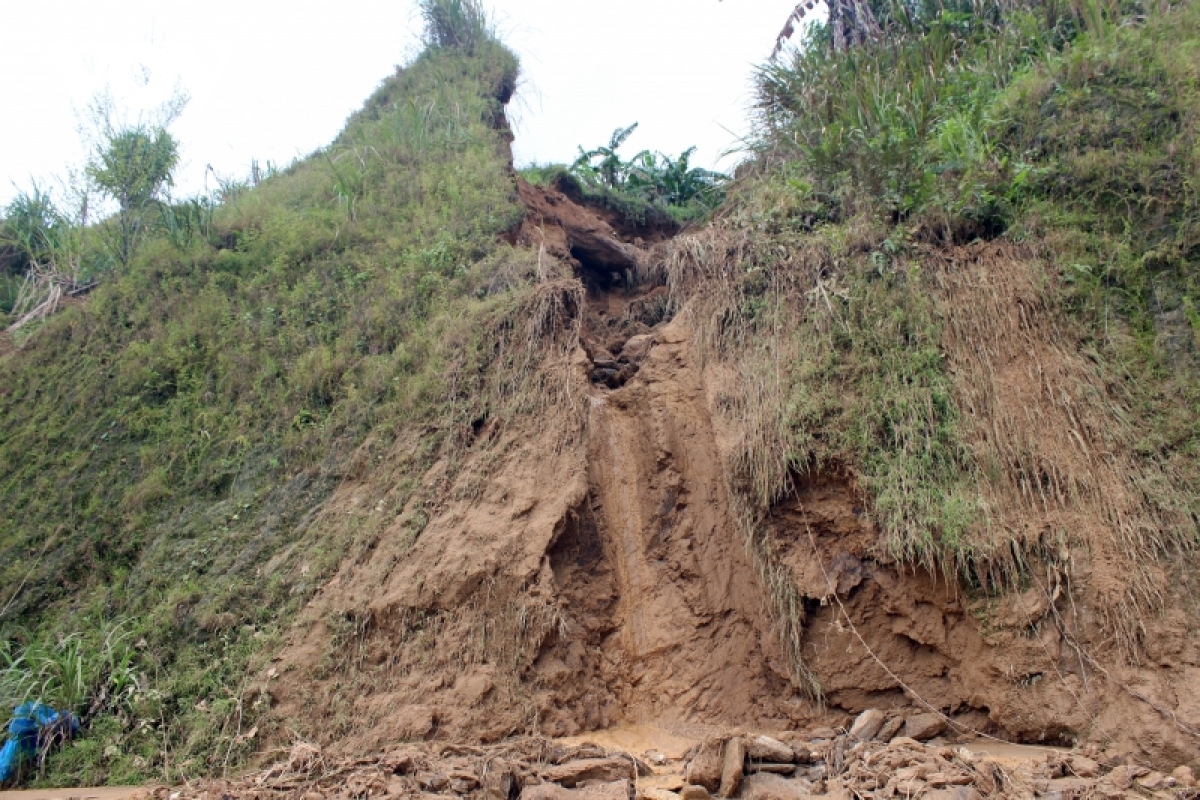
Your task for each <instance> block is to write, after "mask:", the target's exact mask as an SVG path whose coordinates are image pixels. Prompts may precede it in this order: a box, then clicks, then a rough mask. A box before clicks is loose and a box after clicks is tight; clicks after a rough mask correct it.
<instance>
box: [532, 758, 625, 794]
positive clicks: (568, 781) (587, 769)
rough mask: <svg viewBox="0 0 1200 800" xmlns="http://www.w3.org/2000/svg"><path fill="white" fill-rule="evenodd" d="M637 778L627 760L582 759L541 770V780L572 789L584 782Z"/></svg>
mask: <svg viewBox="0 0 1200 800" xmlns="http://www.w3.org/2000/svg"><path fill="white" fill-rule="evenodd" d="M636 778H637V768H636V767H635V766H634V764H633V762H632V761H631V760H629V759H628V758H584V759H581V760H579V761H568V762H567V763H566V764H560V765H558V766H555V767H550V768H548V769H544V770H542V780H545V781H548V782H550V783H557V784H561V785H562V786H565V787H567V788H568V789H572V788H574V787H575V786H577V785H578V784H580V783H583V782H584V781H589V782H595V783H611V782H613V781H620V780H628V781H633V780H635V779H636Z"/></svg>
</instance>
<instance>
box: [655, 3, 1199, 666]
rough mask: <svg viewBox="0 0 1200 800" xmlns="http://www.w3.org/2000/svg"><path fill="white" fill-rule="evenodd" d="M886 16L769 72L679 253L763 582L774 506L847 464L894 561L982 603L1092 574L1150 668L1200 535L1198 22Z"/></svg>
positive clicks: (816, 39) (1150, 14) (683, 294)
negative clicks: (1149, 626)
mask: <svg viewBox="0 0 1200 800" xmlns="http://www.w3.org/2000/svg"><path fill="white" fill-rule="evenodd" d="M873 7H874V8H875V12H876V14H877V15H878V17H879V22H880V25H881V28H882V31H883V35H882V37H881V38H879V39H877V40H874V41H870V42H867V43H865V44H862V45H859V46H855V47H851V48H849V49H848V50H846V51H836V50H834V48H833V46H832V41H831V38H830V34H829V31H828V30H827V29H824V28H820V27H818V28H817V29H816V31H815V33H814V34H813V36H812V38H811V40H810V41H809V42H807V43H806V45H805V47H804V48H802V49H801V50H799V51H798V52H796V53H795V54H793V55H791V56H786V55H785V56H784V57H782V58H781V59H780V60H779V61H775V62H771V63H769V64H768V65H766V66H765V67H763V68H762V69H761V71H760V73H759V77H758V84H759V117H758V120H759V128H758V133H757V137H756V155H757V158H756V161H755V170H754V174H753V175H752V176H750V177H748V178H747V179H745V180H743V181H742V182H741V185H740V186H739V187H738V190H737V191H736V192H735V193H734V196H733V197H732V199H731V200H730V201H729V202H728V203H727V205H726V207H725V208H724V209H723V211H722V212H721V214H720V215H719V217H720V218H719V219H718V220H717V221H716V222H715V223H713V224H712V225H710V226H709V227H708V228H707V229H706V230H705V231H704V232H702V233H700V234H698V235H696V236H694V237H689V238H688V239H687V240H686V241H683V242H681V243H680V245H679V246H677V247H676V248H675V249H674V252H673V254H672V256H671V257H670V258H669V259H668V260H667V262H666V263H665V264H664V270H665V274H666V279H667V280H668V281H669V282H670V284H671V286H672V290H673V292H674V294H675V296H676V297H677V298H678V300H679V303H680V304H685V303H686V304H690V305H686V306H685V307H686V308H687V310H688V312H689V313H690V314H691V315H692V316H693V319H694V322H695V324H696V325H697V326H698V327H699V328H700V329H701V330H702V331H705V332H706V342H705V349H706V352H707V354H708V357H709V358H710V359H711V360H713V361H714V362H715V363H717V364H719V365H722V366H723V367H724V368H725V369H728V370H730V371H731V372H732V374H734V375H736V376H737V385H738V386H740V387H742V390H741V391H740V392H736V393H734V396H732V397H730V398H727V399H726V400H725V401H724V402H725V404H726V413H727V415H728V417H729V419H730V421H731V422H732V423H733V424H735V425H736V426H737V428H738V429H739V430H740V431H741V433H742V436H743V441H744V446H743V452H742V455H741V457H740V459H739V466H738V474H737V475H735V476H734V481H735V485H737V486H739V487H741V488H740V493H741V496H742V497H743V498H744V500H745V503H746V509H747V518H748V519H749V520H751V530H750V531H749V535H750V537H751V542H752V544H753V546H754V547H755V548H757V549H758V551H759V552H760V569H762V570H763V574H765V575H776V574H777V573H778V569H777V567H776V566H775V563H774V558H775V556H774V555H773V550H774V549H776V548H777V547H778V546H780V544H781V543H778V542H776V543H772V542H771V541H770V540H769V537H765V536H764V535H763V534H762V533H761V532H758V531H757V529H756V528H755V527H754V523H753V521H754V520H756V519H760V518H761V517H762V516H763V515H765V514H767V513H768V512H769V511H770V509H771V508H772V506H773V504H774V503H775V502H776V501H777V500H779V499H780V498H782V497H783V496H785V495H786V494H787V493H788V492H789V491H790V490H791V487H792V486H793V485H794V480H795V478H796V476H797V475H798V474H804V473H808V472H810V471H814V470H829V469H833V470H847V471H849V473H850V474H852V475H853V476H854V477H855V478H856V480H857V482H858V483H859V485H861V486H862V487H863V488H864V489H866V490H867V493H868V496H869V497H870V499H871V501H872V505H873V508H872V510H871V516H872V518H873V519H874V521H875V522H876V523H877V525H878V528H879V531H880V536H881V550H882V551H883V552H885V553H886V554H888V555H890V557H892V558H895V559H898V560H899V561H901V562H906V563H909V564H912V565H916V566H923V567H927V568H930V569H934V570H940V571H943V572H944V573H946V574H947V575H949V576H952V577H954V578H955V579H956V580H961V581H962V582H963V585H964V586H965V587H966V588H967V589H968V590H970V591H972V592H982V593H987V592H990V591H997V590H1004V589H1007V588H1012V587H1016V586H1019V587H1022V588H1024V587H1027V586H1030V585H1031V580H1033V581H1035V582H1036V579H1035V578H1031V575H1037V574H1043V573H1044V574H1050V575H1061V576H1063V577H1062V580H1064V581H1067V580H1080V581H1083V583H1084V585H1087V584H1088V583H1089V582H1090V585H1091V587H1092V588H1093V589H1094V590H1095V591H1096V592H1097V593H1098V594H1096V595H1092V598H1093V600H1094V601H1095V602H1096V607H1097V608H1098V609H1100V613H1101V614H1102V616H1104V618H1105V626H1106V628H1107V630H1108V635H1109V636H1110V637H1111V639H1110V641H1112V642H1116V643H1118V644H1119V645H1120V647H1119V649H1120V651H1121V653H1122V654H1123V655H1124V657H1125V658H1127V659H1129V660H1132V661H1135V662H1136V661H1138V660H1139V659H1140V657H1141V656H1140V645H1139V640H1140V637H1141V636H1142V627H1141V624H1140V620H1141V619H1142V618H1143V617H1144V616H1145V615H1146V614H1151V613H1155V612H1156V611H1157V610H1158V609H1160V608H1162V606H1163V603H1164V602H1165V600H1166V598H1167V596H1168V595H1169V594H1170V592H1171V588H1170V584H1171V583H1172V582H1173V581H1171V580H1168V579H1166V578H1165V577H1164V575H1163V573H1162V572H1161V571H1160V566H1159V565H1160V564H1161V563H1163V562H1161V561H1160V559H1162V557H1164V556H1168V555H1170V556H1174V557H1176V560H1175V562H1174V563H1175V564H1176V568H1182V567H1183V564H1185V563H1190V559H1191V556H1190V555H1187V556H1186V557H1185V556H1184V555H1183V554H1185V553H1187V554H1190V553H1191V552H1192V548H1193V547H1194V545H1195V544H1196V542H1197V533H1198V531H1197V519H1198V517H1197V511H1200V509H1198V508H1197V505H1196V499H1195V498H1196V497H1197V493H1196V490H1197V488H1200V484H1198V478H1200V476H1198V474H1197V470H1196V466H1197V465H1196V459H1195V454H1196V447H1197V444H1200V439H1198V438H1197V434H1198V433H1200V431H1198V429H1197V426H1196V422H1195V419H1196V417H1195V408H1196V405H1195V403H1196V399H1197V397H1200V395H1198V394H1197V389H1198V388H1200V384H1198V383H1197V378H1198V377H1200V373H1198V372H1197V361H1196V356H1195V342H1196V339H1195V332H1196V327H1195V325H1196V322H1197V318H1196V316H1195V313H1194V311H1193V306H1194V302H1195V299H1194V295H1193V293H1194V291H1195V288H1194V287H1195V284H1196V281H1195V276H1196V274H1197V264H1198V263H1200V262H1198V259H1200V250H1197V246H1196V239H1195V234H1194V230H1195V224H1196V217H1195V198H1194V192H1195V186H1196V182H1195V181H1196V177H1197V167H1198V164H1197V161H1196V158H1195V148H1196V145H1195V135H1196V133H1195V131H1196V124H1197V121H1198V120H1197V116H1196V108H1197V105H1196V100H1197V97H1196V94H1195V91H1196V90H1195V86H1196V77H1197V69H1198V68H1200V61H1197V52H1198V51H1197V45H1198V44H1200V27H1198V26H1200V11H1198V10H1197V8H1196V7H1194V6H1193V5H1189V4H1182V5H1179V6H1177V7H1166V6H1159V5H1154V6H1152V5H1149V4H1147V5H1138V4H1126V5H1123V6H1117V5H1104V4H1102V3H1097V4H1080V5H1077V6H1071V7H1068V6H1065V5H1064V6H1056V5H1053V4H1039V5H1031V6H1023V5H1021V4H1007V3H1004V4H996V5H988V6H986V7H983V8H981V7H979V6H971V5H969V4H958V5H955V4H949V5H943V4H937V5H934V4H928V5H922V4H915V5H912V6H901V5H898V4H891V5H889V4H876V5H873ZM730 265H737V268H736V269H734V270H730V269H729V267H730ZM996 287H1000V288H996ZM993 290H995V291H996V292H997V294H996V296H997V297H999V298H1001V299H1000V300H999V301H997V304H996V305H994V306H993V305H985V304H984V303H985V302H986V301H988V297H989V294H988V293H989V292H990V291H993ZM963 298H965V299H967V300H968V301H969V302H967V304H966V305H964V304H963ZM1010 311H1011V312H1013V314H1014V315H1016V314H1017V312H1018V311H1019V322H1018V321H1013V322H1012V323H1011V324H1012V325H1013V326H1014V327H1013V331H1014V334H1013V336H1014V337H1019V336H1023V337H1024V342H1025V344H1024V345H1023V346H1022V348H1021V349H1020V350H1017V351H1003V350H1002V347H1001V344H998V341H1000V340H1001V339H1003V335H1004V330H1003V328H1002V326H1004V325H1007V324H1009V322H1010V320H1009V317H1008V314H1009V312H1010ZM1013 319H1014V320H1015V319H1016V317H1015V316H1014V317H1013ZM1014 370H1017V371H1014ZM1030 371H1032V372H1030ZM1028 375H1036V376H1040V377H1036V379H1034V378H1030V377H1028ZM1027 383H1028V386H1027V385H1026V384H1027ZM1009 390H1011V391H1009ZM1006 392H1007V394H1006ZM1018 418H1020V419H1018ZM1086 519H1092V520H1097V521H1099V522H1098V527H1097V526H1096V524H1094V523H1092V522H1085V520H1086ZM1179 559H1185V560H1182V561H1181V560H1179ZM1076 564H1078V565H1080V567H1081V569H1076V567H1075V566H1073V565H1076ZM1088 565H1091V566H1088ZM1101 565H1105V566H1103V569H1104V570H1112V572H1113V574H1108V573H1107V572H1105V573H1104V574H1103V575H1101V574H1100V572H1099V571H1100V570H1101V568H1102V567H1101ZM1092 567H1095V569H1096V570H1097V571H1096V572H1095V573H1093V574H1091V575H1090V581H1089V577H1088V575H1089V572H1090V570H1091V568H1092ZM1067 576H1072V577H1070V578H1068V577H1067ZM1056 580H1058V579H1056ZM772 582H773V591H774V594H775V599H776V605H777V611H778V613H779V614H780V616H781V618H783V619H785V620H791V630H792V631H793V638H794V639H795V640H797V641H798V640H799V639H800V638H801V636H802V629H803V616H804V615H803V611H802V610H801V609H800V605H801V604H800V602H799V599H798V598H797V597H796V596H795V591H794V590H793V589H791V588H789V586H788V585H787V583H786V582H782V581H775V580H774V579H772ZM1175 584H1176V585H1178V583H1177V582H1175ZM1072 585H1074V584H1072ZM1102 585H1103V586H1104V588H1103V589H1101V588H1100V587H1101V586H1102ZM1077 588H1078V587H1077Z"/></svg>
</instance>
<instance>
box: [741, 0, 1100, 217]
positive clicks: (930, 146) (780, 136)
mask: <svg viewBox="0 0 1200 800" xmlns="http://www.w3.org/2000/svg"><path fill="white" fill-rule="evenodd" d="M877 16H878V18H879V20H880V24H881V26H882V34H881V35H880V36H879V37H876V38H873V39H871V40H869V41H865V42H863V43H861V44H859V45H857V46H854V47H849V48H846V49H844V50H841V51H834V50H833V49H832V48H831V47H830V46H829V43H828V39H829V36H830V32H829V30H828V28H827V27H823V26H819V25H818V26H815V27H814V28H812V29H811V33H810V34H809V38H808V40H807V41H806V42H805V43H804V46H802V47H801V48H799V49H796V50H794V51H791V52H788V53H784V54H782V55H781V56H780V57H779V58H777V59H776V60H773V61H771V62H769V63H767V64H766V65H764V66H763V67H761V68H760V69H759V72H758V77H757V86H758V102H757V108H758V122H759V130H758V134H757V139H756V144H755V149H757V151H758V152H759V153H760V154H761V155H762V156H763V157H764V158H766V159H768V160H772V161H779V160H785V161H786V160H792V161H797V162H800V163H803V164H804V169H805V171H806V172H807V176H806V177H807V178H808V180H810V181H811V182H812V184H813V188H814V190H815V191H816V192H817V194H818V196H820V197H821V198H823V199H824V200H825V201H826V202H827V204H828V206H829V208H830V210H831V213H835V214H841V215H843V216H844V215H852V214H855V213H859V212H863V211H868V210H869V211H871V212H873V213H877V214H881V215H883V216H885V217H889V218H892V219H900V218H907V217H909V216H910V215H913V214H916V213H921V212H925V213H927V214H928V215H929V216H930V217H931V218H932V219H933V221H936V222H940V223H942V224H941V225H940V227H943V228H948V229H949V228H953V227H954V226H960V227H963V228H965V230H963V231H959V232H958V235H959V236H960V237H962V236H966V237H967V238H970V237H972V236H975V235H979V234H984V235H995V234H996V233H998V232H1000V231H1002V230H1003V229H1004V227H1005V225H1006V224H1007V220H1008V216H1007V215H1008V214H1009V213H1010V211H1011V204H1012V202H1013V201H1014V199H1015V198H1016V196H1017V195H1018V194H1019V192H1020V189H1021V184H1022V182H1023V181H1024V180H1025V177H1026V169H1027V168H1026V167H1025V165H1024V164H1022V163H1021V162H1020V161H1019V160H1016V161H1014V160H1010V159H1005V158H1004V157H1003V154H1002V153H1000V152H999V151H998V150H997V148H996V147H995V142H994V133H993V132H992V131H991V130H990V128H989V124H990V122H991V119H990V117H989V113H990V109H991V103H992V101H993V99H994V98H995V96H996V94H997V93H998V92H1000V91H1002V90H1003V89H1004V87H1005V86H1007V85H1008V84H1009V82H1011V81H1012V79H1013V77H1014V76H1015V75H1017V74H1018V73H1020V72H1021V71H1022V70H1025V69H1027V68H1028V67H1030V66H1031V65H1033V64H1035V63H1037V62H1038V61H1039V60H1040V59H1043V58H1045V57H1046V56H1047V55H1048V54H1050V53H1053V52H1056V51H1057V50H1058V49H1059V48H1061V47H1062V46H1063V45H1064V44H1065V43H1066V42H1068V41H1069V40H1070V39H1071V38H1072V37H1073V36H1074V35H1076V33H1077V29H1078V26H1077V24H1076V19H1075V17H1074V16H1073V15H1072V14H1071V13H1070V8H1069V7H1067V6H1065V5H1055V4H1049V5H1045V6H1038V7H1032V6H1031V7H1029V8H1025V7H1021V6H1019V5H1016V4H1008V3H999V2H989V3H966V2H963V3H948V4H941V3H938V4H907V3H899V2H895V3H885V4H882V8H881V9H880V13H878V14H877ZM981 173H986V174H988V175H989V176H990V177H991V178H995V179H991V180H989V181H988V182H987V183H986V185H983V184H981V183H980V175H981ZM997 175H998V177H997ZM1000 178H1002V180H1001V179H1000ZM943 211H949V212H951V214H950V216H949V217H947V216H946V215H945V214H943V213H942V212H943ZM949 232H951V233H954V231H953V230H950V231H949Z"/></svg>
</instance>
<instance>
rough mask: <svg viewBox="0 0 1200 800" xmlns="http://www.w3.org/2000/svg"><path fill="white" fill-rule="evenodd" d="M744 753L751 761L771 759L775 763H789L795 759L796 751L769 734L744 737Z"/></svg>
mask: <svg viewBox="0 0 1200 800" xmlns="http://www.w3.org/2000/svg"><path fill="white" fill-rule="evenodd" d="M745 743H746V755H747V757H749V758H750V760H752V761H772V762H775V763H777V764H791V763H792V762H793V761H795V760H796V753H795V751H793V750H792V748H790V747H788V746H787V745H786V744H784V743H783V742H781V741H779V740H778V739H772V738H771V737H770V736H752V737H747V738H746V739H745Z"/></svg>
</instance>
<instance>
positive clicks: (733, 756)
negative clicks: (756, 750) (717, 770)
mask: <svg viewBox="0 0 1200 800" xmlns="http://www.w3.org/2000/svg"><path fill="white" fill-rule="evenodd" d="M745 774H746V745H745V743H744V742H743V741H742V737H740V736H734V737H733V738H732V739H730V740H729V741H728V742H726V743H725V758H724V760H723V762H722V765H721V789H720V791H719V792H718V793H717V794H718V795H719V796H720V797H733V796H734V795H735V794H737V790H738V787H739V786H741V785H742V776H743V775H745Z"/></svg>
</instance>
